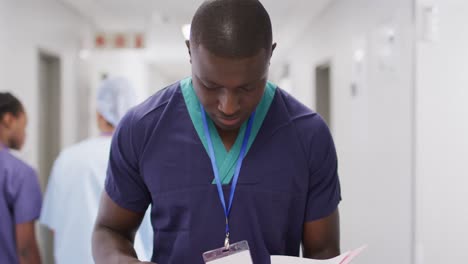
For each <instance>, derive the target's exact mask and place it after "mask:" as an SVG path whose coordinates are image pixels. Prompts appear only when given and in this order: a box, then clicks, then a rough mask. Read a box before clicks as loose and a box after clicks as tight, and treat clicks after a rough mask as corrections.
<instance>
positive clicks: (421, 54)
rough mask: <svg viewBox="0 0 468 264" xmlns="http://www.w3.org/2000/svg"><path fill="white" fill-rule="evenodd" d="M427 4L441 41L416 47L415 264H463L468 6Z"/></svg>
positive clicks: (467, 217) (446, 0)
mask: <svg viewBox="0 0 468 264" xmlns="http://www.w3.org/2000/svg"><path fill="white" fill-rule="evenodd" d="M424 2H427V1H421V0H418V4H419V6H418V7H419V9H418V10H421V9H420V8H422V6H423V3H424ZM429 3H434V4H436V6H437V7H438V9H439V21H440V24H439V29H440V30H439V32H440V37H439V40H438V41H436V42H432V43H431V42H425V41H421V40H420V41H419V42H418V45H417V48H418V53H417V75H416V76H417V97H416V99H417V152H416V153H417V181H418V196H417V198H418V214H417V223H418V225H417V226H418V233H417V234H418V236H417V243H418V247H417V248H418V254H417V256H418V262H417V264H439V263H466V261H467V259H468V250H467V249H468V207H467V205H466V202H467V201H468V196H467V188H468V167H467V166H466V164H467V161H468V104H467V103H468V74H467V70H468V27H467V26H466V25H467V24H468V16H467V14H468V2H467V1H465V0H432V1H430V2H429ZM418 20H419V22H420V23H421V22H422V19H421V17H420V18H419V19H418Z"/></svg>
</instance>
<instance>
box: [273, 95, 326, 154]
mask: <svg viewBox="0 0 468 264" xmlns="http://www.w3.org/2000/svg"><path fill="white" fill-rule="evenodd" d="M277 96H278V97H279V100H280V101H281V102H282V103H283V104H284V107H285V109H286V111H287V114H288V119H289V122H290V123H292V124H293V125H294V126H293V127H294V128H295V129H296V131H297V133H298V134H299V136H300V138H302V140H303V144H307V145H308V144H310V141H311V140H313V139H314V138H315V139H317V138H321V137H323V136H328V134H329V133H330V132H329V128H328V125H327V123H326V121H325V120H324V119H323V118H322V117H321V116H320V114H319V113H317V112H315V111H314V110H312V109H311V108H309V107H307V106H306V105H304V104H303V103H301V102H300V101H299V100H297V99H296V98H294V97H293V96H292V95H290V94H288V93H287V92H285V91H283V90H281V89H278V90H277Z"/></svg>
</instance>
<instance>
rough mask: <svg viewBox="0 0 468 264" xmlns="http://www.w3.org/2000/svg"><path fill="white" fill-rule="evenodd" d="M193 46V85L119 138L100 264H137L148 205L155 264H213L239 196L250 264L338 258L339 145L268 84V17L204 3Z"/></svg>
mask: <svg viewBox="0 0 468 264" xmlns="http://www.w3.org/2000/svg"><path fill="white" fill-rule="evenodd" d="M187 46H188V49H189V53H190V61H191V64H192V77H191V78H187V79H184V80H182V81H180V82H178V83H176V84H174V85H171V86H169V87H167V88H166V89H164V90H162V91H161V92H158V93H157V94H155V95H154V96H152V97H151V98H150V99H148V100H147V101H146V102H144V103H143V104H141V105H139V106H137V107H136V108H134V109H132V110H131V111H130V112H129V113H128V114H127V115H126V116H125V117H124V118H123V120H122V122H121V123H120V125H119V128H118V129H117V131H116V134H115V136H114V138H113V142H112V146H111V155H110V163H109V170H108V174H107V179H106V186H105V190H106V192H105V194H104V195H103V198H102V201H101V206H100V211H99V215H98V219H97V222H96V227H95V230H94V235H93V254H94V259H95V260H96V263H99V264H100V263H117V262H119V263H138V260H137V258H136V255H135V252H134V249H133V238H134V232H135V230H136V229H137V228H138V225H139V223H140V222H141V219H142V217H143V215H144V212H145V210H146V209H147V207H148V206H149V205H151V206H152V207H151V208H152V225H153V230H154V241H155V244H154V254H153V257H152V261H153V262H155V263H158V264H172V263H175V264H184V263H187V264H188V263H190V264H201V263H204V260H203V257H202V254H203V253H204V252H207V251H210V250H213V249H217V248H220V247H222V246H223V245H224V242H225V237H226V235H227V234H226V216H225V214H224V212H223V207H222V206H221V199H220V197H219V196H221V197H223V195H224V198H225V200H226V203H228V200H229V193H230V191H233V190H235V196H234V199H233V204H232V211H231V212H230V214H229V230H230V232H229V238H230V241H231V242H232V243H235V242H239V241H244V240H247V241H248V243H249V246H250V251H251V255H252V258H253V263H255V264H263V263H270V255H291V256H298V255H299V253H300V252H299V251H300V246H301V243H302V245H303V248H304V256H305V257H307V258H318V259H324V258H331V257H334V256H337V255H338V254H339V252H340V249H339V217H338V204H339V202H340V200H341V194H340V184H339V180H338V174H337V158H336V151H335V147H334V143H333V140H332V137H331V135H330V132H329V129H328V127H327V125H326V124H325V122H324V121H323V120H322V118H321V117H320V116H319V115H318V114H316V113H315V112H313V111H312V110H310V109H308V108H307V107H305V106H304V105H302V104H300V103H299V102H298V101H297V100H296V99H294V98H293V97H291V96H290V95H288V94H287V93H286V92H284V91H283V90H281V89H280V88H278V87H277V86H276V85H274V84H272V83H269V82H267V79H268V69H269V65H270V59H271V57H272V54H273V51H274V49H275V46H276V44H273V42H272V28H271V21H270V18H269V15H268V13H267V12H266V10H265V9H264V7H263V6H262V5H261V3H260V2H259V1H256V0H214V1H207V2H205V3H204V4H203V5H202V6H201V7H200V8H199V9H198V11H197V12H196V14H195V16H194V18H193V21H192V32H191V38H190V41H189V43H187ZM205 113H206V114H205ZM204 118H206V120H204ZM249 134H250V136H249ZM209 139H211V141H210V140H209ZM246 139H247V141H246ZM244 142H247V143H246V146H247V149H246V155H245V159H244V160H243V163H242V164H241V163H239V160H241V161H242V157H243V156H241V155H240V153H242V151H243V150H245V148H244ZM212 150H213V151H212ZM208 153H209V154H210V155H208ZM238 164H239V165H240V166H241V169H240V174H237V169H236V166H239V165H238ZM215 173H217V174H219V177H216V178H220V181H221V182H222V184H223V185H225V186H224V188H222V189H224V194H219V192H218V188H217V184H216V181H214V180H213V179H214V175H215ZM236 175H239V177H238V183H237V187H236V188H234V185H233V184H234V183H235V182H236V181H233V179H236V178H237V177H236ZM231 186H232V187H231Z"/></svg>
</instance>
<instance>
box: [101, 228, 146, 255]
mask: <svg viewBox="0 0 468 264" xmlns="http://www.w3.org/2000/svg"><path fill="white" fill-rule="evenodd" d="M93 257H94V261H95V262H96V264H107V263H140V262H139V261H138V258H137V254H136V252H135V249H134V248H133V242H132V241H130V240H129V239H127V238H125V237H124V236H122V235H120V234H119V233H117V232H115V231H114V230H112V229H109V228H106V227H97V228H96V229H95V230H94V232H93Z"/></svg>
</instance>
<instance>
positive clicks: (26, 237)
mask: <svg viewBox="0 0 468 264" xmlns="http://www.w3.org/2000/svg"><path fill="white" fill-rule="evenodd" d="M16 248H17V252H18V260H19V263H20V264H40V263H41V257H40V254H39V248H38V246H37V242H36V235H35V228H34V221H32V222H28V223H24V224H17V225H16Z"/></svg>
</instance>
